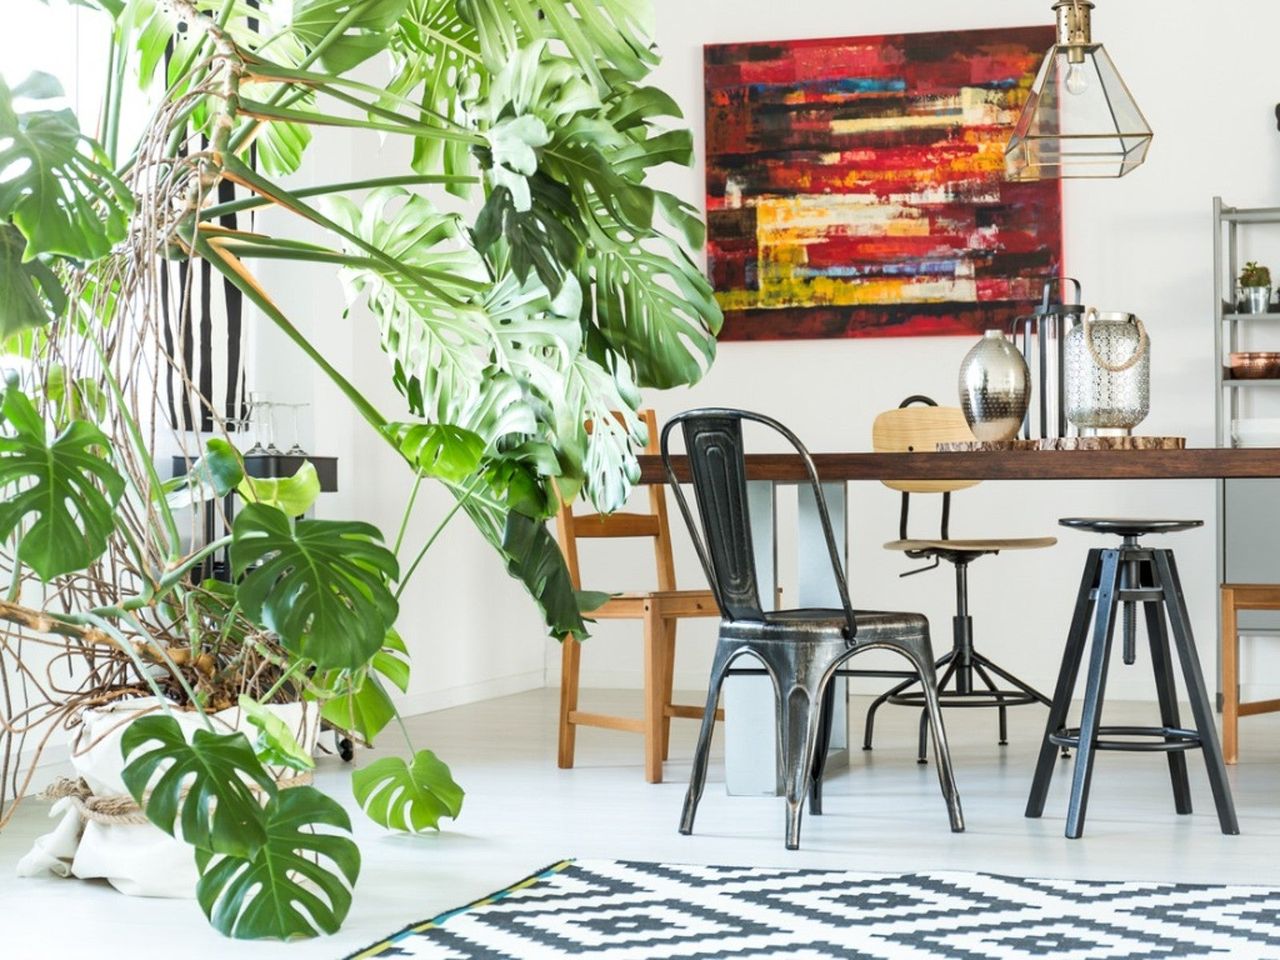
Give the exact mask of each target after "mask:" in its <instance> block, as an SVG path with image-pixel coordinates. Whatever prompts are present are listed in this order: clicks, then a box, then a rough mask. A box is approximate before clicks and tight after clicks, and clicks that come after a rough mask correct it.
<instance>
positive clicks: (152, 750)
mask: <svg viewBox="0 0 1280 960" xmlns="http://www.w3.org/2000/svg"><path fill="white" fill-rule="evenodd" d="M148 747H149V749H144V748H148ZM120 748H121V752H122V753H123V755H124V759H125V760H126V766H125V768H124V770H123V771H122V772H121V777H122V778H123V779H124V782H125V786H127V787H128V788H129V793H130V794H132V795H133V798H134V800H136V801H137V802H138V803H139V805H141V806H142V808H143V810H144V811H145V813H146V815H147V819H148V820H150V821H151V822H152V823H154V824H155V825H156V826H157V827H159V828H160V829H161V830H163V831H164V832H165V833H167V834H170V835H171V836H178V832H177V831H178V830H179V828H180V829H181V837H182V839H183V840H184V841H185V842H186V843H189V844H191V845H192V846H193V847H196V848H197V849H199V850H207V851H210V852H213V853H225V854H229V855H232V856H238V857H248V856H252V855H253V853H254V852H255V851H256V850H257V849H258V848H259V847H261V846H262V844H263V843H265V842H266V840H267V831H266V828H265V826H264V824H263V817H262V804H261V802H260V801H259V800H258V797H257V795H255V793H254V791H253V789H252V787H251V786H250V785H251V784H256V785H257V787H258V788H259V789H261V790H262V791H263V792H265V793H267V794H271V793H274V792H275V789H276V787H275V783H274V782H273V781H272V780H271V777H270V776H269V775H268V774H267V772H266V771H265V770H264V769H263V768H262V764H260V763H259V762H258V758H257V757H256V756H255V755H254V752H253V747H252V746H251V745H250V744H249V741H248V739H247V738H246V737H245V735H244V734H243V733H224V734H218V733H211V732H210V731H208V730H196V731H195V732H194V733H193V734H192V736H191V740H190V741H189V742H188V740H187V738H186V736H185V735H184V734H183V732H182V728H181V727H180V726H179V725H178V721H176V720H174V719H173V718H172V717H165V716H149V717H141V718H139V719H137V720H134V721H133V722H132V723H131V724H129V726H128V728H127V729H126V730H125V732H124V735H123V737H121V740H120Z"/></svg>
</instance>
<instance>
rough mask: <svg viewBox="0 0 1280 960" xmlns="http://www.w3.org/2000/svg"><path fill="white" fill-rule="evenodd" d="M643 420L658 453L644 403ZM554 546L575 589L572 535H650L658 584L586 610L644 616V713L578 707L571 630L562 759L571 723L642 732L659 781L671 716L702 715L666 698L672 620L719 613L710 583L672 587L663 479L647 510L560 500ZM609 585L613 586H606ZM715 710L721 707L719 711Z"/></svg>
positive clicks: (567, 762) (567, 754) (569, 746)
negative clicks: (608, 510) (577, 508)
mask: <svg viewBox="0 0 1280 960" xmlns="http://www.w3.org/2000/svg"><path fill="white" fill-rule="evenodd" d="M640 415H641V416H642V417H644V421H645V424H646V426H647V427H648V428H649V442H648V444H647V445H646V447H645V453H651V454H656V453H658V423H657V419H656V418H655V417H654V414H653V411H652V410H642V411H640ZM556 527H557V530H558V532H559V535H560V549H561V550H563V551H564V559H565V563H566V565H567V566H568V567H569V576H570V577H571V578H572V580H573V586H574V589H575V590H581V589H582V572H581V567H580V565H579V562H578V541H579V540H585V539H603V538H613V537H647V538H650V539H652V540H653V552H654V560H655V561H656V563H657V570H658V589H657V590H649V591H645V592H638V593H618V594H616V595H615V596H613V597H611V598H610V599H609V600H607V601H605V603H604V605H603V606H601V607H598V608H597V609H596V610H594V611H593V612H592V613H591V615H590V616H591V618H592V619H595V620H640V621H643V623H644V717H643V719H640V718H636V717H618V716H613V715H611V714H602V713H584V712H583V711H581V710H579V709H578V671H579V666H580V662H581V658H582V644H581V643H579V642H578V641H577V640H574V639H573V638H572V637H570V638H567V639H566V640H565V641H564V642H563V643H562V644H561V648H562V649H561V658H562V659H561V663H562V672H561V676H560V766H561V767H562V768H564V769H568V768H570V767H572V766H573V754H574V745H575V740H576V734H577V728H578V727H580V726H582V727H604V728H606V729H609V730H628V731H631V732H633V733H642V734H644V774H645V779H646V780H648V781H649V782H650V783H661V782H662V761H663V760H665V759H666V758H667V753H668V750H669V746H670V739H671V718H672V717H687V718H690V719H694V720H701V719H702V708H701V707H692V706H682V705H679V704H673V703H672V702H671V687H672V682H673V677H674V671H675V645H676V622H677V621H678V620H680V619H682V618H684V617H718V616H720V608H719V607H717V606H716V600H715V595H714V594H713V593H712V592H711V591H710V590H677V589H676V568H675V561H674V559H673V557H672V553H671V528H670V527H669V526H668V524H667V492H666V488H665V486H663V485H662V484H654V485H652V486H650V487H649V512H648V513H614V514H609V515H605V514H598V513H593V514H575V513H574V512H573V508H572V506H571V505H570V504H561V505H560V512H559V513H558V514H557V516H556ZM610 592H613V591H612V590H611V591H610ZM717 715H718V716H723V713H720V712H718V714H717Z"/></svg>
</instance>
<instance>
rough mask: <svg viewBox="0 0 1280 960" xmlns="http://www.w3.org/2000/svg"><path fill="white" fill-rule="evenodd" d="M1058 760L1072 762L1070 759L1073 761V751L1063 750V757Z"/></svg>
mask: <svg viewBox="0 0 1280 960" xmlns="http://www.w3.org/2000/svg"><path fill="white" fill-rule="evenodd" d="M1058 759H1059V760H1070V759H1071V751H1069V750H1063V751H1062V753H1061V755H1060V756H1059V757H1058Z"/></svg>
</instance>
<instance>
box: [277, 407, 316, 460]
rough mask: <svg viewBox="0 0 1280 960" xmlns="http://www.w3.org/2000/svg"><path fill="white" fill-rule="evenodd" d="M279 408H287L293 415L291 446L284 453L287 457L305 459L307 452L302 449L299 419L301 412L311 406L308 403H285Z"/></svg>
mask: <svg viewBox="0 0 1280 960" xmlns="http://www.w3.org/2000/svg"><path fill="white" fill-rule="evenodd" d="M281 406H284V407H288V409H289V410H290V411H291V412H292V413H293V446H291V447H289V449H288V450H286V451H285V456H287V457H305V456H306V455H307V451H305V450H303V449H302V431H301V429H300V417H301V414H302V411H303V410H305V409H306V408H307V407H309V406H311V404H309V403H285V404H281Z"/></svg>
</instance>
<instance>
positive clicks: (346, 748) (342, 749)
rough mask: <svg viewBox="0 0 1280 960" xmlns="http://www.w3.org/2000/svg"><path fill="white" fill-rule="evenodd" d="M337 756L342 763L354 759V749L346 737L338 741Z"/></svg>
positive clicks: (353, 745)
mask: <svg viewBox="0 0 1280 960" xmlns="http://www.w3.org/2000/svg"><path fill="white" fill-rule="evenodd" d="M338 756H340V757H341V758H342V761H343V762H344V763H350V762H351V761H352V760H354V759H355V758H356V747H355V744H353V743H352V742H351V740H350V739H348V738H347V737H343V738H342V739H341V740H339V741H338Z"/></svg>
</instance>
